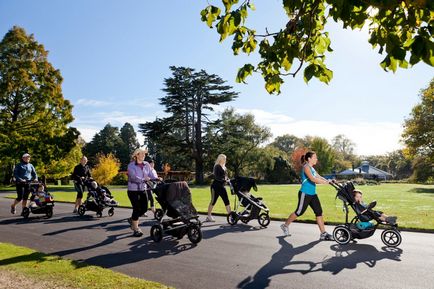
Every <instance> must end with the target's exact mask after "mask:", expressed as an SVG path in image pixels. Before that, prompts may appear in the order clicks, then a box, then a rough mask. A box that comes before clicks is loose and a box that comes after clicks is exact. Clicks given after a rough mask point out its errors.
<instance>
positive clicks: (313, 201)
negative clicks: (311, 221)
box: [294, 191, 322, 217]
mask: <svg viewBox="0 0 434 289" xmlns="http://www.w3.org/2000/svg"><path fill="white" fill-rule="evenodd" d="M307 206H310V207H311V208H312V210H313V212H314V213H315V216H317V217H320V216H322V208H321V203H320V201H319V198H318V195H317V194H315V195H307V194H305V193H303V192H302V191H299V192H298V205H297V209H295V212H294V213H295V214H296V215H297V216H301V215H303V214H304V212H305V211H306V209H307Z"/></svg>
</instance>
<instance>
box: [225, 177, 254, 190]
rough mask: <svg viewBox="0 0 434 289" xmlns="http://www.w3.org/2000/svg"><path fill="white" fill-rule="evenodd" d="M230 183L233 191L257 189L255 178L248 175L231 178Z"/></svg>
mask: <svg viewBox="0 0 434 289" xmlns="http://www.w3.org/2000/svg"><path fill="white" fill-rule="evenodd" d="M231 184H232V186H233V187H234V190H235V192H250V190H251V189H252V188H253V190H255V191H257V190H258V188H257V186H256V182H255V179H253V178H248V177H236V178H234V179H232V180H231Z"/></svg>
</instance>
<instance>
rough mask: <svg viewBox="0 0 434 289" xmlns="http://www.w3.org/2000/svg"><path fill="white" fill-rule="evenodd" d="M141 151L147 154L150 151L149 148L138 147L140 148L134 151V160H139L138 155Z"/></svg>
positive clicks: (132, 156) (132, 158) (132, 157)
mask: <svg viewBox="0 0 434 289" xmlns="http://www.w3.org/2000/svg"><path fill="white" fill-rule="evenodd" d="M140 153H144V154H147V153H148V149H147V148H138V149H135V150H134V152H133V154H132V155H131V160H132V161H136V160H137V155H138V154H140Z"/></svg>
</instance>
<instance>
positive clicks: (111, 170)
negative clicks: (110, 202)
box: [92, 153, 120, 185]
mask: <svg viewBox="0 0 434 289" xmlns="http://www.w3.org/2000/svg"><path fill="white" fill-rule="evenodd" d="M119 168H120V162H119V160H118V159H117V158H116V157H115V156H114V155H113V154H111V153H110V154H108V155H104V154H98V155H97V165H96V166H95V167H94V168H93V170H92V177H93V178H94V179H95V180H96V181H97V182H98V183H100V184H101V185H109V184H110V183H111V182H112V180H113V178H114V177H115V176H116V175H117V174H118V171H119Z"/></svg>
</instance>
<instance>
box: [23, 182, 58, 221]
mask: <svg viewBox="0 0 434 289" xmlns="http://www.w3.org/2000/svg"><path fill="white" fill-rule="evenodd" d="M28 185H29V187H30V193H31V197H30V206H29V207H25V208H23V213H22V216H23V217H24V219H27V218H28V217H29V215H30V213H32V214H36V215H45V216H46V217H47V218H51V217H52V216H53V207H54V198H53V196H52V195H51V194H50V193H49V192H48V191H47V190H46V189H45V190H43V191H41V192H39V191H38V187H39V186H43V184H42V183H28ZM42 188H44V187H42Z"/></svg>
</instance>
